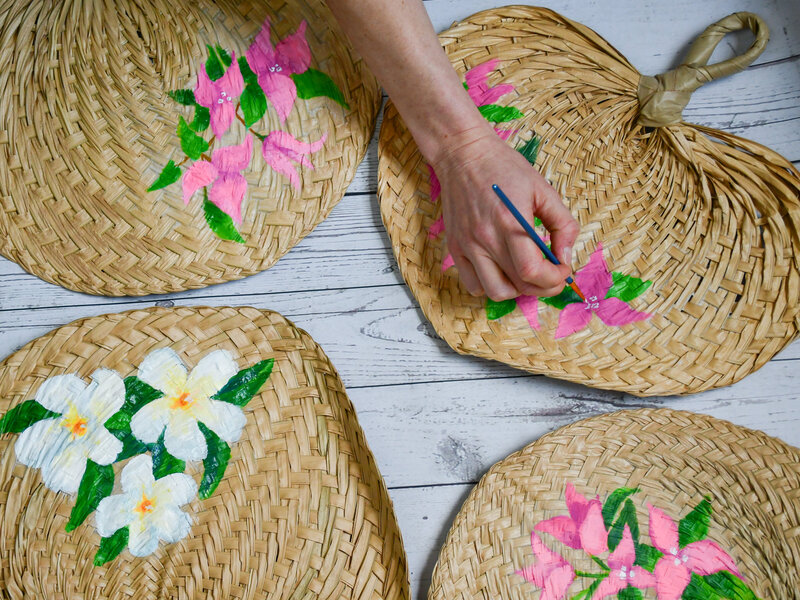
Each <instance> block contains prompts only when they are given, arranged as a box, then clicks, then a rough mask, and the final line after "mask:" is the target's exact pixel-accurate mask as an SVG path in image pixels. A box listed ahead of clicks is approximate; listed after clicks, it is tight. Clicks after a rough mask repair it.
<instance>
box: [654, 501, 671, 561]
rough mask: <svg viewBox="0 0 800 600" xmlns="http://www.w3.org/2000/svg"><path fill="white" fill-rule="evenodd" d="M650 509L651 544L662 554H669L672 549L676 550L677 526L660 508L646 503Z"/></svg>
mask: <svg viewBox="0 0 800 600" xmlns="http://www.w3.org/2000/svg"><path fill="white" fill-rule="evenodd" d="M647 509H648V510H649V511H650V539H651V540H652V541H653V545H654V546H655V547H656V548H658V549H659V550H660V551H661V552H663V553H664V554H667V555H669V554H670V553H671V552H672V550H675V551H676V552H677V551H678V526H677V525H676V524H675V521H673V520H672V519H671V518H670V517H668V516H667V514H666V513H665V512H664V511H663V510H661V509H660V508H656V507H655V506H653V505H652V504H648V505H647Z"/></svg>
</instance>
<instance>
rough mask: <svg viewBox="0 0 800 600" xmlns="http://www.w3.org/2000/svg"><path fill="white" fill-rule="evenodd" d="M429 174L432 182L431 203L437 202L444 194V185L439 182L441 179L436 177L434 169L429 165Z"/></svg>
mask: <svg viewBox="0 0 800 600" xmlns="http://www.w3.org/2000/svg"><path fill="white" fill-rule="evenodd" d="M428 173H429V174H430V181H431V192H430V196H431V202H436V201H437V200H438V199H439V196H440V195H441V194H442V184H441V183H440V182H439V178H438V177H437V176H436V171H434V170H433V167H432V166H430V165H428Z"/></svg>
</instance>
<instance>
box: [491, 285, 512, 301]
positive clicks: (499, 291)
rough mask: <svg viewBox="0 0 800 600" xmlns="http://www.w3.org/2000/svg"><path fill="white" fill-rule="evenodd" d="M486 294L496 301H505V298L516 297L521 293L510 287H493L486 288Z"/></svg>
mask: <svg viewBox="0 0 800 600" xmlns="http://www.w3.org/2000/svg"><path fill="white" fill-rule="evenodd" d="M486 295H487V296H489V298H491V299H492V300H494V301H495V302H503V301H504V300H511V299H512V298H516V297H517V296H518V295H519V294H517V293H516V290H512V289H510V288H493V289H490V290H486Z"/></svg>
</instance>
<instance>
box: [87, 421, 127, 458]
mask: <svg viewBox="0 0 800 600" xmlns="http://www.w3.org/2000/svg"><path fill="white" fill-rule="evenodd" d="M89 435H91V438H90V439H89V440H88V441H87V442H86V445H87V447H88V448H89V458H90V459H92V460H93V461H94V462H96V463H97V464H98V465H110V464H111V463H113V462H114V461H115V460H117V455H118V454H119V453H120V452H122V442H120V441H119V440H118V439H117V438H115V437H114V436H113V435H111V434H110V433H109V432H108V430H107V429H106V428H105V427H103V426H98V425H96V426H95V429H94V430H93V431H91V432H90V434H89Z"/></svg>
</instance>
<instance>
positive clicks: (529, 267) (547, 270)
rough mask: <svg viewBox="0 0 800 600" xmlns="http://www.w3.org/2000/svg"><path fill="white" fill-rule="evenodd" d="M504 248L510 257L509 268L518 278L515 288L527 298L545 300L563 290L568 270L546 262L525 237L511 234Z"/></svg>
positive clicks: (539, 251)
mask: <svg viewBox="0 0 800 600" xmlns="http://www.w3.org/2000/svg"><path fill="white" fill-rule="evenodd" d="M506 246H507V248H508V254H509V257H510V261H511V265H510V268H506V273H508V272H510V271H512V272H513V273H515V274H516V277H518V278H519V280H520V281H521V283H517V282H516V281H515V279H514V278H513V277H512V281H515V283H517V287H518V288H519V289H521V290H522V291H523V293H525V294H527V295H529V296H538V297H543V298H547V297H549V296H555V295H557V294H559V293H560V292H561V290H562V289H564V285H565V283H564V280H565V279H566V278H567V276H568V275H569V268H568V267H566V266H561V267H558V266H556V265H554V264H552V263H551V262H550V261H548V260H546V259H545V257H544V256H543V255H542V252H541V250H539V248H538V247H537V246H536V244H535V243H534V242H533V240H531V239H530V238H529V237H528V236H527V235H524V234H523V235H517V234H511V235H509V236H508V237H507V238H506Z"/></svg>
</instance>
